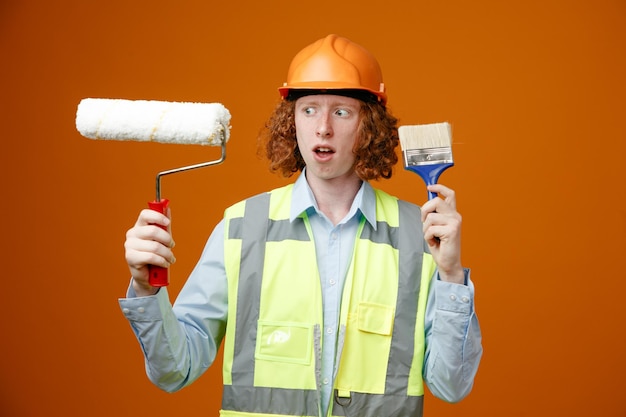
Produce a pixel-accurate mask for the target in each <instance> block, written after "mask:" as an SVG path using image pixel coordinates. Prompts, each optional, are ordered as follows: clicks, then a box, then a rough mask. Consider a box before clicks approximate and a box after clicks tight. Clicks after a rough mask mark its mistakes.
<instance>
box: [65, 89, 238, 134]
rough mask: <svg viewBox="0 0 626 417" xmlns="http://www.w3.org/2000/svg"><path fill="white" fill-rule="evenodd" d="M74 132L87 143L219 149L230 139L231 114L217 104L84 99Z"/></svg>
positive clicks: (79, 106) (78, 112) (78, 110)
mask: <svg viewBox="0 0 626 417" xmlns="http://www.w3.org/2000/svg"><path fill="white" fill-rule="evenodd" d="M76 128H77V129H78V131H79V132H80V134H81V135H83V136H85V137H87V138H90V139H114V140H137V141H151V142H162V143H177V144H193V145H211V146H221V145H222V140H225V141H228V139H229V137H230V112H229V111H228V109H226V108H225V107H224V106H223V105H222V104H220V103H182V102H167V101H155V100H122V99H101V98H86V99H83V100H81V102H80V104H79V105H78V109H77V111H76Z"/></svg>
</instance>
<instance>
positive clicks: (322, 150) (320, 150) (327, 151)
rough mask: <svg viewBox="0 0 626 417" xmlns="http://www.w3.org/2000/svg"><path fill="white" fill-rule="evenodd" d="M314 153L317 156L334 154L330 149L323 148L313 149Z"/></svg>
mask: <svg viewBox="0 0 626 417" xmlns="http://www.w3.org/2000/svg"><path fill="white" fill-rule="evenodd" d="M314 152H315V153H317V154H319V155H328V154H331V153H335V151H333V150H332V149H330V148H324V147H319V148H315V150H314Z"/></svg>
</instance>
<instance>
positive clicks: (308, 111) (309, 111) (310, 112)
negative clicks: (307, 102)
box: [304, 107, 315, 114]
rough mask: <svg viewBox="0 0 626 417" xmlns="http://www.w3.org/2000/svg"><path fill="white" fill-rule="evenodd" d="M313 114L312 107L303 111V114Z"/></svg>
mask: <svg viewBox="0 0 626 417" xmlns="http://www.w3.org/2000/svg"><path fill="white" fill-rule="evenodd" d="M314 112H315V110H313V107H307V108H305V109H304V114H313V113H314Z"/></svg>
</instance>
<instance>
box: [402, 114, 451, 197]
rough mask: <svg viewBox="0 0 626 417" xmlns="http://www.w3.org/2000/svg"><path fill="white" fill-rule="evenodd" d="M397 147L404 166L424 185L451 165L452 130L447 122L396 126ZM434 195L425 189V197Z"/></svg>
mask: <svg viewBox="0 0 626 417" xmlns="http://www.w3.org/2000/svg"><path fill="white" fill-rule="evenodd" d="M398 136H399V137H400V146H401V147H402V155H403V156H404V168H405V169H408V170H409V171H413V172H415V173H416V174H418V175H419V176H420V177H422V179H423V180H424V182H425V183H426V185H433V184H436V183H437V180H438V179H439V176H440V175H441V173H442V172H443V171H445V170H446V169H448V168H450V167H451V166H453V165H454V162H453V160H452V129H451V127H450V124H449V123H448V122H443V123H431V124H423V125H411V126H400V127H399V128H398ZM436 196H437V194H436V193H433V192H430V191H428V199H429V200H431V199H433V198H435V197H436Z"/></svg>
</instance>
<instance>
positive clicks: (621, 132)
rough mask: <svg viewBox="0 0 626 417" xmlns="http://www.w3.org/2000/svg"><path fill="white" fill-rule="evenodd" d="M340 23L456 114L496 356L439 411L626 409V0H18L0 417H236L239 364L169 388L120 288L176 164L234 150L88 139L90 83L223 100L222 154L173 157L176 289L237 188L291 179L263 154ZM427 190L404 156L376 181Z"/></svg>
mask: <svg viewBox="0 0 626 417" xmlns="http://www.w3.org/2000/svg"><path fill="white" fill-rule="evenodd" d="M328 33H338V34H340V35H343V36H346V37H349V38H351V39H352V40H354V41H356V42H358V43H361V44H363V45H364V46H366V47H367V48H368V49H370V50H371V51H372V52H373V53H374V54H375V55H376V56H377V57H378V59H379V61H380V63H381V66H382V68H383V71H384V74H385V81H386V84H387V87H388V91H389V96H390V101H389V107H390V109H391V110H392V111H393V112H394V114H395V115H396V116H398V117H399V118H400V121H401V123H403V124H416V123H427V122H438V121H443V120H448V121H450V122H451V123H452V124H453V127H454V148H453V150H454V156H455V161H456V166H455V167H454V168H453V169H451V170H448V171H447V172H446V173H444V175H443V177H442V182H443V183H445V184H447V185H449V186H451V187H453V188H454V189H456V191H457V193H458V198H459V210H460V211H461V213H462V214H463V216H464V241H463V251H464V252H463V260H464V263H465V264H466V265H467V266H470V267H471V268H472V270H473V278H474V280H475V282H476V285H477V299H476V304H477V310H478V313H479V317H480V320H481V325H482V330H483V335H484V348H485V355H484V359H483V362H482V364H481V367H480V370H479V373H478V376H477V379H476V385H475V388H474V391H473V392H472V394H471V395H470V396H469V397H468V398H467V399H466V400H464V401H463V402H461V403H459V404H455V405H450V404H445V403H443V402H442V401H439V400H437V399H434V398H432V397H431V396H430V395H429V396H428V398H427V400H426V415H427V416H446V415H448V416H452V415H463V416H481V417H487V416H498V417H501V416H523V415H533V416H536V417H537V416H555V415H559V416H587V415H596V416H624V415H626V396H625V395H624V388H625V385H624V374H625V373H626V355H625V353H626V331H625V330H626V329H625V323H626V309H625V308H624V293H625V292H626V283H625V280H626V273H625V272H624V257H625V254H624V249H626V239H625V237H624V236H625V235H626V209H625V206H626V191H625V186H624V180H625V179H626V178H625V172H624V151H625V144H624V143H625V142H626V128H625V125H624V121H625V120H626V119H625V116H626V114H625V113H626V112H625V106H626V105H625V93H626V82H625V78H624V77H625V75H626V42H625V41H626V3H625V2H624V1H623V0H594V1H590V0H588V1H576V0H554V1H549V0H545V1H544V0H542V1H536V0H530V1H525V2H505V1H499V0H491V1H474V2H468V1H450V2H443V1H435V0H429V1H424V0H415V1H407V0H387V1H384V2H371V4H368V3H367V2H363V1H349V0H348V1H344V2H337V1H327V0H320V1H317V2H293V1H286V0H276V1H266V2H252V1H237V0H233V1H223V2H209V1H195V2H193V1H184V0H181V1H176V2H171V1H167V2H166V1H155V0H152V1H146V0H142V1H128V0H124V1H121V0H109V1H106V2H105V1H98V2H96V1H94V2H91V1H82V0H81V1H69V0H68V1H58V2H56V1H42V0H39V1H35V0H32V1H17V0H4V1H2V2H1V3H0V52H1V55H0V56H1V60H2V64H1V65H0V74H1V77H0V80H1V81H0V82H1V83H2V84H1V86H0V87H1V89H0V94H1V97H2V100H1V106H2V108H1V111H0V117H1V118H2V120H1V127H2V142H1V151H0V155H1V163H2V170H3V175H2V178H3V180H2V187H1V188H2V190H1V193H2V200H3V201H2V204H1V205H0V207H1V208H0V211H1V215H2V216H1V221H2V225H3V230H4V234H3V237H2V238H0V241H1V242H2V243H1V245H2V254H3V264H4V266H5V267H4V268H3V270H4V273H3V274H2V278H1V279H2V287H1V288H2V295H3V296H2V302H1V303H0V309H1V310H0V314H1V316H2V320H1V322H0V323H1V324H0V326H1V327H0V334H2V342H1V343H0V361H1V364H0V384H1V386H0V415H2V416H41V415H48V414H51V413H52V414H55V415H56V414H58V415H65V416H111V415H114V416H153V415H159V416H168V415H181V416H183V415H189V416H191V415H213V416H215V415H217V413H218V409H219V402H220V394H221V369H220V364H219V363H218V364H216V366H215V367H214V368H212V369H211V370H210V371H209V372H208V373H207V374H205V375H204V376H203V377H202V378H201V379H200V380H198V381H197V382H196V383H195V384H194V385H193V386H191V387H189V388H187V389H185V390H183V391H181V392H179V393H176V394H172V395H170V394H165V393H163V392H161V391H159V390H158V389H157V388H155V387H153V386H152V385H151V384H150V382H149V381H148V380H147V378H146V376H145V374H144V369H143V361H142V356H141V352H140V349H139V346H138V344H137V342H136V341H135V339H134V336H133V334H132V332H131V330H130V328H129V326H128V324H127V323H126V321H125V319H124V317H123V315H122V313H121V312H120V311H119V309H118V306H117V298H118V297H120V296H123V294H124V292H125V289H126V286H127V283H128V275H129V274H128V271H127V267H126V264H125V262H124V256H123V241H124V234H125V231H126V230H127V229H128V228H129V227H130V226H131V225H132V224H133V223H134V220H135V218H136V215H137V213H138V211H139V210H140V209H142V208H143V207H145V206H146V203H147V201H149V200H152V199H153V198H154V177H155V174H156V172H158V171H160V170H164V169H169V168H174V167H178V166H183V165H189V164H193V163H197V162H202V161H205V160H211V159H215V158H216V157H217V155H218V149H217V148H198V147H194V146H186V147H185V146H172V145H161V144H141V143H135V142H105V141H91V140H89V139H85V138H83V137H81V136H80V135H79V134H78V133H77V131H76V129H75V125H74V117H75V113H76V106H77V105H78V103H79V101H80V100H81V99H82V98H85V97H101V98H127V99H156V100H167V101H200V102H221V103H223V104H224V105H225V106H226V107H228V108H229V109H230V111H231V113H232V115H233V119H232V126H233V128H232V137H231V141H230V142H229V144H228V159H227V161H226V163H225V164H223V165H220V166H218V167H212V168H207V169H205V170H198V171H192V172H188V173H183V174H178V175H176V176H172V177H166V178H165V179H164V181H163V193H164V195H165V196H166V197H168V198H170V199H171V200H172V210H173V218H174V222H175V223H174V236H175V238H176V242H177V249H176V255H177V258H178V263H177V264H176V265H175V266H174V267H173V269H172V280H173V283H172V285H171V289H170V291H171V294H172V296H175V295H176V294H177V292H178V290H179V289H180V286H181V284H182V283H183V282H184V280H185V278H186V276H187V274H188V273H189V272H190V271H191V269H192V268H193V265H194V263H195V261H196V259H197V258H198V256H199V254H200V251H201V250H202V247H203V245H204V242H205V239H206V237H207V236H208V234H209V233H210V231H211V230H212V227H213V226H214V224H215V223H216V222H217V221H218V220H219V218H220V216H221V214H222V210H223V209H224V208H225V207H226V206H227V205H229V204H231V203H233V202H235V201H238V200H240V199H242V198H244V197H247V196H250V195H251V194H254V193H257V192H260V191H265V190H267V189H269V188H272V187H274V186H277V185H281V184H284V183H285V180H282V179H280V178H278V177H275V176H273V175H271V174H269V173H268V172H267V170H266V165H265V163H264V162H263V161H262V160H259V159H258V158H257V157H256V155H255V138H256V134H257V132H258V130H259V129H260V127H261V126H262V124H263V122H264V121H265V119H266V117H267V116H268V115H269V113H270V111H271V110H272V108H273V106H274V104H275V102H276V100H277V97H278V94H277V91H276V88H277V87H278V86H279V85H280V84H281V83H282V82H283V81H284V77H285V74H286V71H287V66H288V64H289V61H290V60H291V58H292V56H293V55H294V54H295V53H296V52H297V51H298V50H299V49H300V48H302V47H303V46H305V45H307V44H309V43H311V42H313V41H314V40H316V39H318V38H321V37H323V36H325V35H326V34H328ZM375 185H377V186H379V187H381V188H383V189H385V190H387V191H389V192H391V193H393V194H395V195H398V196H399V197H402V198H404V199H407V200H410V201H413V202H416V203H418V204H421V203H423V201H424V199H425V197H426V193H425V191H424V187H423V184H422V183H421V180H420V179H419V177H417V176H416V175H415V174H412V173H410V172H407V171H405V170H403V169H402V168H401V167H400V166H398V168H397V170H396V172H395V175H394V177H393V178H392V179H391V180H389V181H384V182H381V183H379V184H375Z"/></svg>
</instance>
